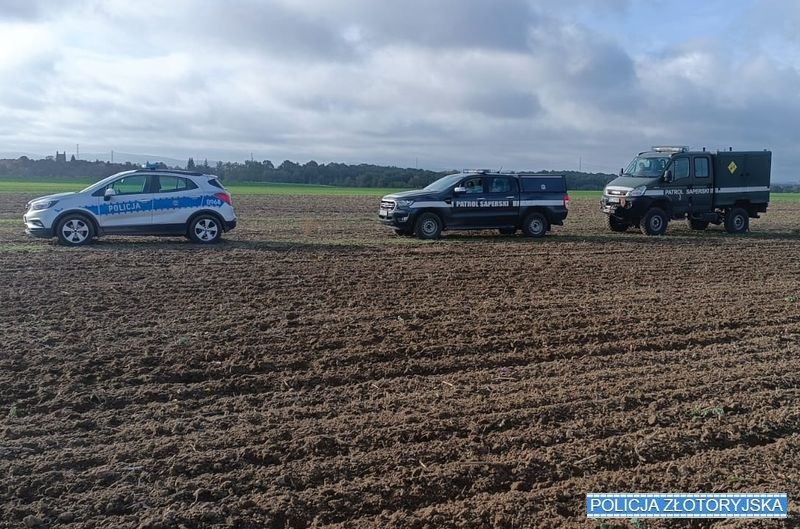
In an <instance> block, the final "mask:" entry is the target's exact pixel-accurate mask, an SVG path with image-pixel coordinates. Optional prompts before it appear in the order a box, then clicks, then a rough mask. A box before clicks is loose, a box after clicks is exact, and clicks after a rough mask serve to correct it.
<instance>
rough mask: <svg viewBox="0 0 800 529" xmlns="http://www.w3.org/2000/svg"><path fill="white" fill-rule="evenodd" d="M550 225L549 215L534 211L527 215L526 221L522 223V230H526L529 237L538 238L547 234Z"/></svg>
mask: <svg viewBox="0 0 800 529" xmlns="http://www.w3.org/2000/svg"><path fill="white" fill-rule="evenodd" d="M548 225H549V224H548V222H547V217H545V216H544V215H542V214H541V213H538V212H536V211H534V212H533V213H531V214H530V215H528V216H527V217H525V222H524V223H523V224H522V231H523V232H525V235H527V236H528V237H533V238H535V239H538V238H540V237H544V236H545V234H546V233H547V227H548Z"/></svg>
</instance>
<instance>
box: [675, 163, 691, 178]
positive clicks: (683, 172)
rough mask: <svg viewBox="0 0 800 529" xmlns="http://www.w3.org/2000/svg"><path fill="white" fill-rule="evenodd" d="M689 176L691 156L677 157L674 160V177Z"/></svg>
mask: <svg viewBox="0 0 800 529" xmlns="http://www.w3.org/2000/svg"><path fill="white" fill-rule="evenodd" d="M681 178H689V158H675V160H674V161H673V162H672V179H673V180H680V179H681Z"/></svg>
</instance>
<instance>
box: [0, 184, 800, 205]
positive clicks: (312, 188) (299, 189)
mask: <svg viewBox="0 0 800 529" xmlns="http://www.w3.org/2000/svg"><path fill="white" fill-rule="evenodd" d="M91 183H92V182H91V181H89V180H83V181H74V180H72V181H49V182H48V181H33V182H30V181H29V182H26V181H22V180H3V179H0V193H41V194H47V193H61V192H65V191H80V190H81V189H83V188H85V187H86V186H88V185H89V184H91ZM226 187H227V188H228V190H229V191H230V192H231V193H232V194H234V195H317V196H354V197H362V196H382V195H386V194H389V193H393V192H397V191H404V190H405V189H402V188H385V187H383V188H382V187H337V186H322V185H309V184H279V183H252V184H232V185H230V186H226ZM569 195H570V196H571V197H572V198H596V199H599V198H600V191H585V190H580V191H578V190H575V191H570V192H569ZM772 200H775V201H778V202H800V193H772Z"/></svg>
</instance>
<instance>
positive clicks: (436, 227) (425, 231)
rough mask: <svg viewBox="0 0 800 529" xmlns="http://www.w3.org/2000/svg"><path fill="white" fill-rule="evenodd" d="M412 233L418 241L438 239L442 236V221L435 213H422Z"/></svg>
mask: <svg viewBox="0 0 800 529" xmlns="http://www.w3.org/2000/svg"><path fill="white" fill-rule="evenodd" d="M414 233H416V234H417V237H419V238H420V239H438V238H439V236H440V235H441V234H442V220H441V219H440V218H439V216H438V215H436V214H435V213H423V214H422V215H420V216H419V218H418V219H417V222H416V223H415V224H414Z"/></svg>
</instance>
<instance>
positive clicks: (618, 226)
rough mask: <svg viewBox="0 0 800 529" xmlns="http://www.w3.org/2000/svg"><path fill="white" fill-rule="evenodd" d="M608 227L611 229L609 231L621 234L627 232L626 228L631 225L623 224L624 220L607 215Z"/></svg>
mask: <svg viewBox="0 0 800 529" xmlns="http://www.w3.org/2000/svg"><path fill="white" fill-rule="evenodd" d="M608 227H609V228H610V229H611V231H615V232H617V233H622V232H624V231H628V228H630V227H631V225H630V224H629V223H627V222H625V221H624V220H619V219H618V218H616V217H615V216H613V215H609V216H608Z"/></svg>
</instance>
